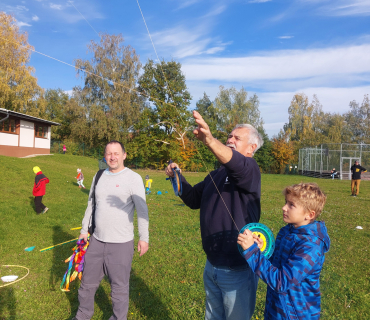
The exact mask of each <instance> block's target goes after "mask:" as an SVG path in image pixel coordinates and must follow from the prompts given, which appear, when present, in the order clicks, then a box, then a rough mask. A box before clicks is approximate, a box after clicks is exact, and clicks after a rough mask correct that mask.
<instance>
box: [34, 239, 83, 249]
mask: <svg viewBox="0 0 370 320" xmlns="http://www.w3.org/2000/svg"><path fill="white" fill-rule="evenodd" d="M76 240H78V238H76V239H72V240H69V241H66V242H62V243H58V244H56V245H54V246H51V247H47V248H44V249H41V250H40V252H43V251H46V250H50V249H53V248H55V247H57V246H61V245H62V244H66V243H69V242H72V241H76Z"/></svg>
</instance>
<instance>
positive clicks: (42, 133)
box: [35, 125, 48, 138]
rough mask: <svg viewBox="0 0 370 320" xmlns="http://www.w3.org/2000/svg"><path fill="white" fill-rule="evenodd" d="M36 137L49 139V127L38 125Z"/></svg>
mask: <svg viewBox="0 0 370 320" xmlns="http://www.w3.org/2000/svg"><path fill="white" fill-rule="evenodd" d="M35 135H36V137H37V138H47V137H48V127H47V126H41V125H36V130H35Z"/></svg>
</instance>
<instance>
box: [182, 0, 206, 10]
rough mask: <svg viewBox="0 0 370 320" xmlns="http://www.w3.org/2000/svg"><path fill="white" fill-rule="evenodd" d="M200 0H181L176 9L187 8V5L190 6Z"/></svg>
mask: <svg viewBox="0 0 370 320" xmlns="http://www.w3.org/2000/svg"><path fill="white" fill-rule="evenodd" d="M200 1H201V0H187V1H181V4H180V6H179V7H178V9H184V8H187V7H190V6H192V5H193V4H196V3H198V2H200Z"/></svg>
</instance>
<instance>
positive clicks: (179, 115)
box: [135, 60, 193, 163]
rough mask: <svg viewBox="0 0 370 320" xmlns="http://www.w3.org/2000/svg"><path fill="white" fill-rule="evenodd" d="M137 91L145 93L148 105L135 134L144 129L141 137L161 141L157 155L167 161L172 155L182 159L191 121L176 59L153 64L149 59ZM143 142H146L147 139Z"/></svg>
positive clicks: (190, 145) (188, 146)
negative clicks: (148, 109)
mask: <svg viewBox="0 0 370 320" xmlns="http://www.w3.org/2000/svg"><path fill="white" fill-rule="evenodd" d="M139 91H140V92H141V93H142V94H143V95H144V96H146V97H148V100H149V101H150V102H151V107H150V111H147V113H146V114H145V116H144V114H143V117H142V119H141V120H140V121H139V123H138V125H136V126H135V130H136V132H135V136H136V137H138V136H141V135H142V133H143V132H144V133H145V136H142V137H143V138H145V137H146V139H150V143H151V145H158V144H161V147H160V148H158V153H160V152H161V154H158V155H157V158H158V159H159V158H161V159H162V157H164V159H167V160H166V161H168V160H169V159H170V158H171V159H172V160H174V161H175V160H176V161H178V162H180V163H181V162H184V153H183V152H182V150H181V149H184V150H186V151H187V152H191V150H192V149H193V143H192V142H191V141H190V140H189V138H188V137H186V135H187V133H188V131H190V124H191V122H190V118H191V114H190V112H189V110H188V106H189V105H190V101H191V96H190V93H189V91H188V90H187V87H186V83H185V76H184V74H183V73H182V71H181V64H180V63H178V62H175V61H169V62H165V61H161V62H160V63H157V64H154V62H153V61H152V60H148V62H147V63H146V64H145V66H144V73H143V74H142V76H141V77H140V79H139ZM148 119H150V121H149V122H148ZM135 140H136V138H135ZM142 143H144V145H147V142H143V141H142ZM140 149H141V148H140ZM162 152H165V154H163V153H162ZM186 158H188V156H186Z"/></svg>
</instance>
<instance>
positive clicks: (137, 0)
mask: <svg viewBox="0 0 370 320" xmlns="http://www.w3.org/2000/svg"><path fill="white" fill-rule="evenodd" d="M136 2H137V5H138V7H139V10H140V13H141V16H142V17H143V21H144V24H145V27H146V30H147V31H148V35H149V38H150V41H151V42H152V46H153V49H154V52H155V54H156V56H157V59H158V61H159V57H158V54H157V50H156V48H155V45H154V42H153V39H152V36H151V35H150V32H149V28H148V25H147V24H146V21H145V18H144V14H143V12H142V10H141V7H140V4H139V0H136ZM160 67H161V70H162V74H163V77H164V79H165V81H166V84H167V88H168V91H169V92H170V95H171V98H172V93H171V88H170V86H169V84H168V82H167V79H166V76H165V74H164V72H163V69H162V66H161V64H160ZM172 100H173V98H172ZM175 109H176V111H177V112H178V113H179V115H180V119H181V114H180V112H179V110H178V109H177V108H176V107H175ZM196 151H197V153H198V155H199V156H200V158H201V161H202V162H203V165H204V167H205V169H206V171H207V173H208V175H209V176H210V177H211V180H212V182H213V184H214V186H215V188H216V190H217V192H218V194H219V196H220V198H221V200H222V202H223V203H224V205H225V208H226V210H227V212H228V213H229V215H230V218H231V219H232V221H233V223H234V225H235V227H236V229H237V230H238V232H240V230H239V228H238V226H237V224H236V222H235V220H234V218H233V216H232V214H231V212H230V210H229V208H228V207H227V205H226V202H225V200H224V198H223V197H222V195H221V192H220V190H218V188H217V185H216V183H215V181H214V180H213V177H212V175H211V173H210V172H209V170H208V168H207V166H206V163H205V162H204V160H203V157H202V155H201V154H200V152H199V150H198V149H196Z"/></svg>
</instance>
